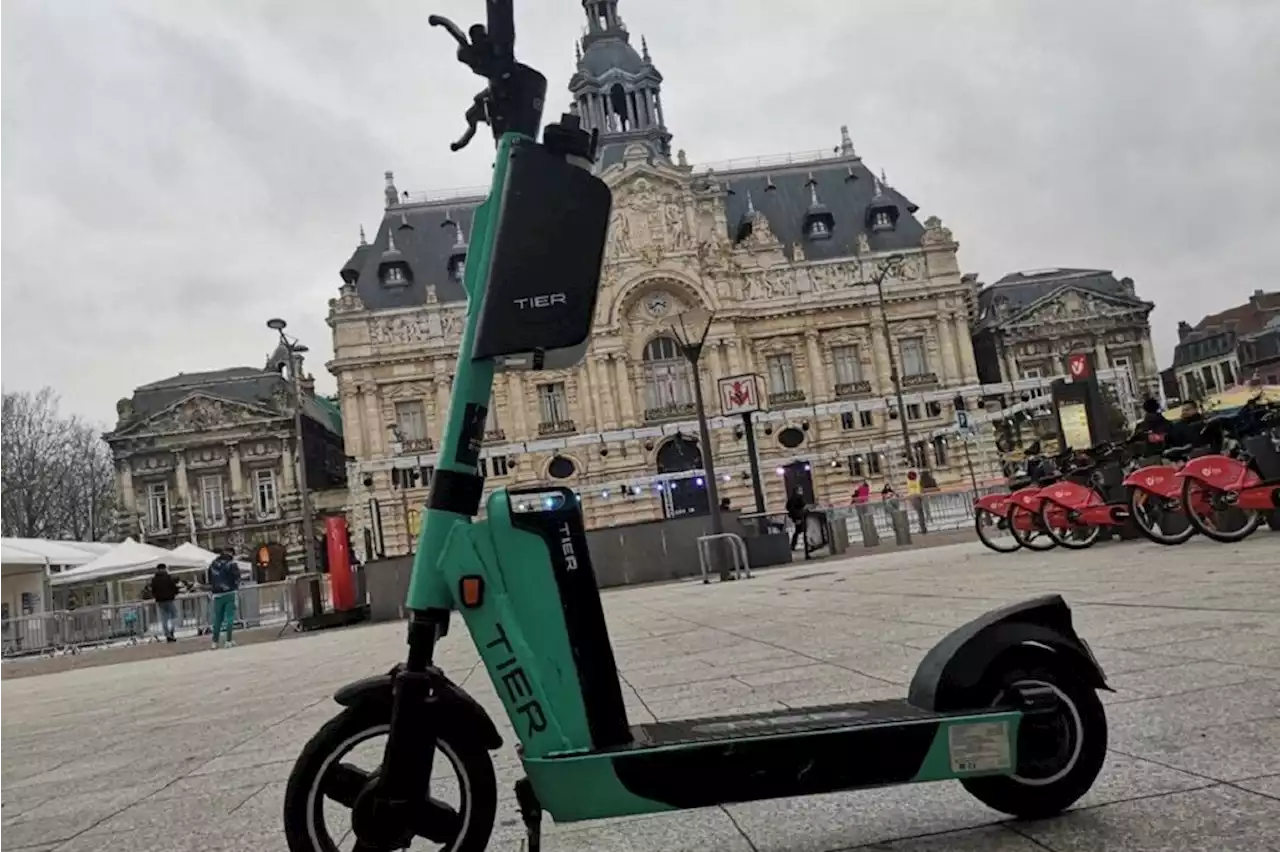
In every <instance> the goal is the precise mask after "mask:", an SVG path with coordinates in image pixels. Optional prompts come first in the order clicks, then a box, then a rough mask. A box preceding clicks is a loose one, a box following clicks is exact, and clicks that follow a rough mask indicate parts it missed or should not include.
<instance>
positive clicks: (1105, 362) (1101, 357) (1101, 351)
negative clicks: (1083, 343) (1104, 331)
mask: <svg viewBox="0 0 1280 852" xmlns="http://www.w3.org/2000/svg"><path fill="white" fill-rule="evenodd" d="M1093 360H1094V361H1095V362H1096V363H1095V364H1094V369H1096V370H1106V369H1109V368H1110V367H1111V359H1110V358H1108V357H1107V344H1106V343H1105V342H1103V341H1102V340H1101V339H1100V338H1098V339H1095V340H1094V342H1093Z"/></svg>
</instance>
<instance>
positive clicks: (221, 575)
mask: <svg viewBox="0 0 1280 852" xmlns="http://www.w3.org/2000/svg"><path fill="white" fill-rule="evenodd" d="M239 589H240V566H239V565H237V564H236V561H235V559H234V558H233V557H232V555H231V548H229V547H224V548H222V550H220V551H218V558H217V559H215V560H213V562H211V563H210V564H209V592H210V593H211V594H212V595H213V647H215V648H221V647H222V643H221V641H220V640H221V637H222V631H223V629H224V628H225V629H226V631H227V647H228V648H231V647H235V644H236V643H235V642H234V641H232V635H233V633H234V630H235V622H236V592H237V591H239Z"/></svg>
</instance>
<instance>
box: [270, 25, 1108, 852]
mask: <svg viewBox="0 0 1280 852" xmlns="http://www.w3.org/2000/svg"><path fill="white" fill-rule="evenodd" d="M430 22H431V24H432V25H433V26H443V27H445V28H446V29H447V30H448V31H449V32H450V33H451V34H452V35H453V37H454V38H455V39H456V40H457V42H458V44H459V48H458V58H459V60H461V61H462V62H463V63H464V64H466V65H467V66H468V67H470V68H471V69H472V70H473V71H474V72H475V73H477V74H479V75H480V76H482V77H485V78H486V79H487V80H488V87H487V88H486V89H485V90H484V91H483V92H481V93H480V94H479V95H477V96H476V98H475V102H474V104H473V106H472V107H471V109H469V110H468V111H467V122H468V125H469V129H468V131H467V133H466V135H465V136H464V137H463V138H462V139H460V140H459V141H458V142H455V143H454V144H453V146H452V147H453V149H454V150H457V149H459V148H461V147H462V146H463V145H465V144H466V143H467V142H468V141H470V139H471V137H472V136H473V135H474V134H475V131H476V126H477V125H478V124H479V123H481V122H486V123H488V124H489V125H490V126H491V128H492V130H493V134H494V137H495V139H496V140H497V158H496V163H495V166H494V173H493V184H492V188H491V190H490V193H489V197H488V200H487V201H486V202H485V203H484V204H483V205H482V206H481V207H480V208H479V209H478V211H477V213H476V218H475V226H474V229H473V233H472V240H471V252H472V253H471V256H470V257H469V258H468V263H467V269H466V275H465V279H466V280H465V289H466V292H467V295H468V300H469V307H468V312H467V321H466V326H465V330H464V333H463V337H462V346H461V350H460V352H459V353H458V362H457V369H456V377H455V381H454V385H453V398H452V403H451V405H450V409H449V416H448V422H447V424H446V428H445V434H444V441H443V445H442V447H441V452H440V457H439V460H438V462H437V467H436V474H435V478H434V480H433V482H432V485H431V491H430V496H429V498H428V501H427V511H426V521H425V523H424V525H423V528H422V534H421V541H420V544H419V546H418V551H417V557H416V559H415V561H414V566H413V577H412V580H411V583H410V587H409V594H408V609H409V611H410V618H409V624H408V645H409V652H408V659H407V660H406V662H405V663H404V664H403V665H399V666H397V667H395V668H394V669H393V670H392V671H391V672H389V673H387V674H384V675H380V676H377V677H371V678H367V679H365V680H361V681H357V682H355V683H352V684H350V685H348V686H346V687H344V688H343V689H341V690H339V692H338V693H337V695H336V699H337V702H338V703H339V704H340V705H342V706H343V710H342V711H341V712H340V713H339V714H338V715H337V716H336V717H335V718H334V719H333V720H331V721H330V722H329V723H328V724H326V725H325V726H324V727H323V728H321V730H320V731H319V732H318V733H317V734H316V735H315V736H314V737H313V738H312V739H311V741H310V742H309V743H308V744H307V746H306V747H305V749H304V750H303V752H302V754H301V756H300V757H299V758H298V761H297V763H296V765H295V766H294V769H293V772H292V773H291V774H290V776H289V784H288V789H287V792H286V796H285V807H284V822H285V833H286V835H287V838H288V843H289V849H290V850H291V852H334V850H336V849H337V848H338V846H337V840H338V839H340V838H341V835H342V829H341V828H339V827H335V826H332V825H329V824H328V823H326V820H325V815H324V809H323V805H324V803H325V802H326V801H331V802H335V803H337V806H338V807H340V808H343V809H349V810H350V824H351V829H352V834H353V835H354V837H355V846H354V848H355V849H356V850H365V851H366V852H375V851H376V852H384V850H393V849H404V848H408V847H409V846H410V844H411V843H413V842H414V840H415V838H423V839H425V840H426V841H427V842H428V843H429V844H432V845H433V846H435V847H439V848H442V849H445V850H449V852H481V850H483V849H485V848H486V846H487V845H488V842H489V838H490V834H491V832H492V829H493V826H494V822H495V819H496V810H497V798H498V797H497V786H496V782H495V774H494V768H493V763H492V759H491V757H490V752H491V751H493V750H495V749H497V748H499V747H500V746H501V744H502V740H501V737H500V736H499V733H498V729H497V728H496V727H495V725H494V723H493V721H492V720H491V719H490V718H489V716H488V715H487V714H486V712H485V711H484V709H483V708H482V707H481V706H480V704H479V703H477V702H476V701H475V700H474V699H473V698H471V697H470V696H469V695H467V693H466V692H464V691H463V690H462V689H461V688H460V687H459V686H457V685H456V684H454V683H453V682H452V681H450V680H449V678H448V677H447V676H446V675H445V674H444V673H443V672H442V671H440V669H439V668H437V667H436V666H435V665H434V663H433V655H434V649H435V646H436V644H437V642H438V641H439V640H440V639H441V638H442V637H443V636H444V635H445V633H446V631H447V628H448V625H449V616H450V613H451V612H454V611H457V612H459V613H461V616H462V618H463V620H464V621H465V622H466V625H467V628H468V630H469V632H470V634H471V637H472V639H473V640H474V642H475V645H476V649H477V650H478V652H479V654H480V657H481V659H482V661H483V663H484V666H485V668H486V670H487V671H488V673H489V677H490V678H491V679H492V681H493V684H494V687H495V689H496V690H497V693H498V695H499V696H500V698H501V700H502V702H503V705H504V707H505V709H506V712H507V716H508V718H509V720H510V722H511V725H512V727H513V728H514V730H515V734H516V736H517V737H518V738H519V741H520V742H519V746H518V751H519V754H520V759H521V763H522V764H523V769H524V773H525V777H524V778H522V779H521V780H520V781H518V782H516V785H515V786H516V789H515V793H516V798H517V801H518V803H519V808H520V811H521V815H522V817H523V820H524V824H525V827H526V831H527V836H528V840H527V845H528V849H529V850H530V852H536V850H538V848H539V846H540V825H541V818H542V814H543V813H544V812H546V813H550V814H551V816H552V817H553V818H554V819H555V820H556V821H557V822H568V821H575V820H590V819H597V818H602V817H615V816H622V815H627V814H644V813H653V812H659V811H670V810H679V809H686V808H698V807H704V806H710V805H720V804H724V803H727V802H746V801H754V800H759V799H771V798H780V797H788V796H804V795H810V794H816V793H828V792H833V791H839V790H852V789H858V788H865V787H875V786H883V785H889V784H905V783H910V782H915V781H937V780H943V779H951V778H956V779H959V780H960V782H961V783H962V784H963V785H964V786H965V787H966V788H967V789H968V790H969V791H970V792H971V793H972V794H973V795H974V796H976V797H977V798H978V799H980V800H981V801H983V802H984V803H986V804H987V805H989V806H990V807H992V808H995V809H996V810H999V811H1003V812H1004V813H1007V814H1011V815H1013V816H1016V817H1028V818H1030V817H1043V816H1048V815H1052V814H1055V813H1058V812H1060V811H1062V810H1064V809H1065V808H1067V807H1068V806H1070V805H1071V804H1072V803H1073V802H1075V801H1076V800H1077V799H1078V798H1079V797H1080V796H1081V795H1083V794H1084V793H1085V791H1087V790H1088V789H1089V787H1090V786H1091V785H1092V784H1093V782H1094V779H1095V778H1096V777H1097V775H1098V772H1099V771H1100V769H1101V767H1102V764H1103V760H1104V757H1105V754H1106V743H1107V728H1106V717H1105V715H1104V713H1103V708H1102V704H1101V702H1100V701H1099V699H1098V696H1097V690H1099V689H1106V688H1107V686H1106V682H1105V680H1104V677H1103V673H1102V670H1101V669H1100V668H1099V666H1098V663H1097V661H1096V660H1095V659H1094V657H1093V654H1092V653H1091V651H1090V650H1089V647H1088V645H1087V644H1085V642H1083V641H1082V640H1081V639H1080V638H1079V637H1078V636H1077V635H1076V633H1075V630H1074V628H1073V627H1072V621H1071V612H1070V610H1069V609H1068V608H1067V606H1066V604H1065V603H1064V602H1063V600H1062V598H1060V597H1058V596H1051V597H1044V598H1039V599H1036V600H1031V601H1027V602H1024V603H1021V604H1017V605H1014V606H1010V607H1007V608H1004V609H1000V610H996V611H993V612H990V613H988V614H986V615H984V616H982V617H981V618H979V619H977V620H975V621H972V622H970V623H969V624H966V625H965V626H963V627H961V628H960V629H958V630H956V631H955V632H954V633H952V634H951V635H950V636H948V637H947V638H945V639H943V640H942V642H940V643H939V644H938V645H937V646H935V647H934V648H933V649H932V650H931V651H929V653H928V654H926V655H925V658H924V660H923V661H922V662H921V663H920V666H919V668H918V669H917V670H916V673H915V677H914V678H913V680H912V682H911V685H910V687H909V689H908V694H907V697H906V698H905V699H895V700H891V701H883V700H881V701H866V702H856V703H852V704H841V705H835V706H824V707H812V708H805V709H799V710H785V711H780V712H769V713H756V714H749V715H736V716H725V717H720V718H704V719H690V720H685V721H663V722H656V723H652V724H640V725H632V724H630V723H629V722H628V720H627V714H626V710H625V707H624V704H623V698H622V691H621V688H620V686H619V680H618V672H617V668H616V665H615V662H614V656H613V650H612V648H611V646H610V643H609V636H608V630H607V627H606V625H605V617H604V611H603V609H602V607H601V602H600V592H599V589H598V587H597V586H596V582H595V575H594V573H593V571H592V568H591V560H590V556H589V554H588V552H587V545H586V537H585V533H584V527H583V522H582V514H581V510H580V508H579V505H578V502H577V500H576V499H575V496H574V494H573V492H572V491H570V490H568V489H565V488H556V487H547V488H537V489H532V490H523V489H522V490H498V491H496V492H494V493H493V494H492V495H490V497H489V499H488V501H487V504H486V519H485V520H484V521H479V522H476V521H474V518H475V517H476V516H477V515H478V513H479V508H480V502H481V497H482V491H483V487H484V480H483V478H482V477H481V476H480V474H479V473H478V471H477V462H478V460H479V452H480V447H481V442H482V439H483V436H484V428H485V419H486V416H487V413H488V412H487V409H486V405H487V402H488V400H489V398H490V388H491V385H492V382H493V376H494V370H495V369H496V368H499V367H501V368H506V369H525V370H539V369H563V368H565V367H568V366H572V365H573V364H575V363H577V362H578V361H579V360H580V359H581V357H582V355H583V353H584V352H585V349H586V344H587V340H588V336H589V334H590V331H591V325H592V319H593V317H594V314H595V307H596V297H597V292H598V287H599V276H600V270H601V266H602V263H603V257H604V248H605V238H606V230H607V222H608V220H609V212H610V205H611V194H610V191H609V189H608V187H607V186H606V185H605V184H604V182H603V181H601V180H600V179H599V178H597V177H595V176H593V175H592V174H591V171H590V167H591V164H592V162H593V160H594V157H595V154H596V147H597V141H598V140H597V136H596V135H595V134H594V133H587V132H586V131H584V130H583V129H582V128H581V126H580V125H579V122H578V119H577V117H576V116H574V115H565V116H563V117H562V118H561V120H560V122H559V123H558V124H553V125H550V126H548V127H547V128H546V130H545V132H544V134H543V138H542V142H541V143H538V142H537V141H536V138H537V134H538V129H539V125H540V123H541V114H542V104H543V98H544V96H545V94H546V80H545V78H544V77H543V76H542V75H541V74H539V73H538V72H537V71H534V70H533V69H532V68H529V67H527V66H525V65H521V64H519V63H518V62H516V61H515V58H514V53H513V45H514V40H515V33H514V29H515V27H514V23H513V14H512V2H511V0H488V27H487V28H486V27H484V26H479V25H477V26H474V27H472V28H471V29H470V31H469V33H467V34H464V33H462V31H461V30H459V29H458V27H456V26H455V25H454V24H452V23H451V22H449V21H447V20H445V19H442V18H438V17H434V16H433V17H432V18H431V19H430ZM380 736H386V737H387V743H386V746H385V749H384V750H383V752H382V762H381V765H380V767H379V768H378V769H376V770H372V771H363V770H359V769H356V768H354V767H353V766H351V765H350V764H349V763H347V762H344V760H343V758H344V757H345V756H347V755H348V753H350V752H351V750H352V748H353V747H354V746H355V745H356V744H358V743H361V742H364V741H367V740H370V739H372V738H374V737H380ZM441 758H443V759H444V760H445V761H447V762H448V764H449V765H450V767H451V768H452V770H453V771H454V772H455V773H456V776H457V778H458V780H459V790H460V794H459V804H457V805H456V806H455V805H451V804H445V803H444V802H442V801H439V800H437V799H435V798H433V797H432V795H431V794H432V791H433V790H432V787H433V785H432V768H433V764H435V763H437V762H438V761H440V760H441Z"/></svg>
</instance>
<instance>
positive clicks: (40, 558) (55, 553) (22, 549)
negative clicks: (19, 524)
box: [0, 538, 115, 566]
mask: <svg viewBox="0 0 1280 852" xmlns="http://www.w3.org/2000/svg"><path fill="white" fill-rule="evenodd" d="M111 547H115V545H107V546H103V545H102V544H100V543H98V542H80V541H52V540H50V539H42V538H3V539H0V561H2V562H3V563H4V564H5V565H66V566H79V565H87V564H88V563H90V562H92V561H93V560H94V558H95V557H97V556H99V555H100V554H102V553H105V552H106V551H107V550H108V549H110V548H111Z"/></svg>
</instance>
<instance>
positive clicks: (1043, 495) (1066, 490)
mask: <svg viewBox="0 0 1280 852" xmlns="http://www.w3.org/2000/svg"><path fill="white" fill-rule="evenodd" d="M1039 496H1040V499H1041V500H1042V501H1044V500H1047V501H1048V502H1050V503H1053V504H1054V505H1056V506H1061V507H1062V508H1064V509H1083V508H1085V507H1086V506H1094V505H1101V504H1102V498H1100V497H1099V496H1098V492H1097V491H1094V490H1093V489H1092V488H1089V487H1087V486H1084V485H1081V484H1079V483H1078V482H1055V483H1054V484H1053V485H1048V486H1046V487H1044V488H1042V489H1040V495H1039Z"/></svg>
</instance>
